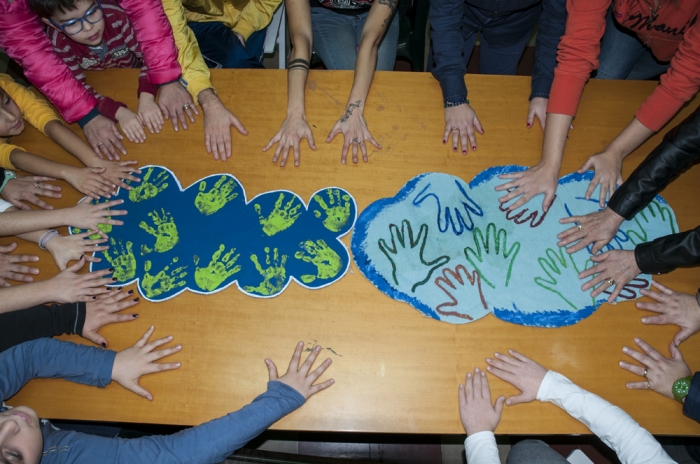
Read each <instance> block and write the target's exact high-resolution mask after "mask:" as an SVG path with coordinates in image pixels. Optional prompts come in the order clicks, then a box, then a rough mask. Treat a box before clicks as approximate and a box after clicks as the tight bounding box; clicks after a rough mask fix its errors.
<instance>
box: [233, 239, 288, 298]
mask: <svg viewBox="0 0 700 464" xmlns="http://www.w3.org/2000/svg"><path fill="white" fill-rule="evenodd" d="M264 250H265V264H267V267H266V268H265V269H263V267H262V266H261V265H260V261H258V255H256V254H252V255H251V256H250V260H251V261H252V262H253V264H255V269H257V271H258V272H259V273H260V275H261V276H262V277H263V281H262V282H260V285H258V286H257V287H251V286H246V287H244V288H243V289H244V290H245V291H246V292H248V293H257V294H259V295H265V296H269V295H274V294H275V293H277V292H279V291H280V290H282V287H283V286H284V283H285V282H286V281H287V270H286V269H285V267H284V265H285V264H286V263H287V255H282V257H281V259H280V256H279V250H278V249H277V248H275V249H273V251H272V253H273V255H272V259H270V248H269V247H265V248H264Z"/></svg>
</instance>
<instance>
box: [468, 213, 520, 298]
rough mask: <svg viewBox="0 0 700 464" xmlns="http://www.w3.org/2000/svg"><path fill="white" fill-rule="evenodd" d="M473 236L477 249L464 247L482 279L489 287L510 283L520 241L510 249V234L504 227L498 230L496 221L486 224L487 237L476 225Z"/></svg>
mask: <svg viewBox="0 0 700 464" xmlns="http://www.w3.org/2000/svg"><path fill="white" fill-rule="evenodd" d="M473 238H474V244H475V245H476V251H474V250H473V249H472V248H471V247H466V248H465V249H464V255H465V256H466V258H467V261H469V263H470V264H471V265H472V266H474V268H475V269H476V270H477V271H479V275H480V276H481V280H482V281H483V282H485V283H486V284H487V285H488V286H489V287H491V288H496V284H498V285H505V286H506V287H507V286H508V284H510V274H511V272H512V271H513V263H514V262H515V258H516V257H517V256H518V253H519V252H520V242H515V243H514V244H513V246H512V247H510V249H508V234H507V233H506V231H505V230H504V229H499V230H498V232H496V224H494V223H489V224H488V225H487V226H486V237H484V234H483V232H481V229H479V228H478V227H476V228H475V229H474V234H473ZM484 260H486V262H484ZM489 277H490V278H489Z"/></svg>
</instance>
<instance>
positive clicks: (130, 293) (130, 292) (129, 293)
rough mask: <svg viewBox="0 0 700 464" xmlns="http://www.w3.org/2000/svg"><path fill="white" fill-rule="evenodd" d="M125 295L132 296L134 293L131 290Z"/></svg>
mask: <svg viewBox="0 0 700 464" xmlns="http://www.w3.org/2000/svg"><path fill="white" fill-rule="evenodd" d="M126 294H127V295H133V294H134V291H133V290H129V291H128V292H126Z"/></svg>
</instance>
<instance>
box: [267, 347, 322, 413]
mask: <svg viewBox="0 0 700 464" xmlns="http://www.w3.org/2000/svg"><path fill="white" fill-rule="evenodd" d="M302 348H304V342H299V343H297V346H296V348H295V349H294V354H293V355H292V360H291V361H290V362H289V367H288V368H287V373H286V374H284V375H283V376H282V377H278V376H277V366H275V363H273V362H272V360H271V359H265V364H267V370H268V372H269V374H270V380H276V381H278V382H282V383H283V384H285V385H288V386H290V387H292V388H293V389H295V390H296V391H298V392H299V394H301V396H303V397H304V399H307V400H308V399H309V398H311V397H312V396H313V395H315V394H316V393H318V392H320V391H321V390H325V389H326V388H328V387H330V386H331V385H333V384H334V383H335V380H333V379H329V380H326V381H325V382H322V383H319V384H317V385H314V382H315V381H316V380H318V378H319V377H321V375H323V373H324V372H325V371H326V369H328V368H329V367H330V365H331V362H332V361H331V360H330V358H328V359H326V360H325V361H323V362H322V363H321V365H320V366H318V367H317V368H316V369H314V370H313V371H312V372H311V373H309V371H310V370H311V366H313V364H314V361H316V357H317V356H318V353H320V352H321V347H320V346H319V345H316V346H315V347H314V349H313V350H312V351H311V354H310V355H309V356H308V357H307V358H306V361H304V364H302V365H301V369H300V368H299V361H301V350H302Z"/></svg>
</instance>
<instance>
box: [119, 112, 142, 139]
mask: <svg viewBox="0 0 700 464" xmlns="http://www.w3.org/2000/svg"><path fill="white" fill-rule="evenodd" d="M116 116H117V122H118V123H119V127H121V129H122V132H124V135H126V138H127V139H129V141H130V142H133V143H143V142H145V141H146V133H145V132H144V131H143V121H142V120H141V118H140V117H139V116H138V115H137V114H136V113H134V112H133V111H131V110H129V109H127V108H124V107H123V106H122V107H120V108H119V109H118V110H117V115H116Z"/></svg>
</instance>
